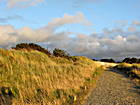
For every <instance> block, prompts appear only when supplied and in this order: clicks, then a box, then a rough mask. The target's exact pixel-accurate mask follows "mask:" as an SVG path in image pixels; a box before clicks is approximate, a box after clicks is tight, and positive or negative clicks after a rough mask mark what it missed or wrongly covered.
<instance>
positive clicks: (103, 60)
mask: <svg viewBox="0 0 140 105" xmlns="http://www.w3.org/2000/svg"><path fill="white" fill-rule="evenodd" d="M100 61H101V62H109V63H115V60H114V59H112V58H111V59H101V60H100Z"/></svg>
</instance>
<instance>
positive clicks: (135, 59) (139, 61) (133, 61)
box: [122, 58, 140, 64]
mask: <svg viewBox="0 0 140 105" xmlns="http://www.w3.org/2000/svg"><path fill="white" fill-rule="evenodd" d="M122 62H124V63H130V64H133V63H140V59H139V58H125V59H124V60H123V61H122Z"/></svg>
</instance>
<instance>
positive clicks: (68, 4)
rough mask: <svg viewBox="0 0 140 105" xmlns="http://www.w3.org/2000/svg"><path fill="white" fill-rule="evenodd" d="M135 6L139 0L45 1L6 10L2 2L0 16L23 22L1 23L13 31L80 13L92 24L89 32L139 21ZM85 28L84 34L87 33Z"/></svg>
mask: <svg viewBox="0 0 140 105" xmlns="http://www.w3.org/2000/svg"><path fill="white" fill-rule="evenodd" d="M9 1H10V0H9ZM138 3H140V1H139V0H99V1H98V0H96V1H95V0H45V1H43V2H41V3H39V4H36V5H35V6H28V7H26V8H20V7H19V8H18V7H16V6H15V7H12V8H8V7H6V3H3V2H1V4H0V16H1V17H7V16H14V15H19V16H21V17H22V18H23V19H24V20H22V21H20V20H16V19H14V20H9V21H8V23H3V24H12V25H13V26H15V27H16V28H21V27H24V26H30V27H32V28H39V27H42V26H45V25H47V23H48V22H49V21H51V20H52V19H53V18H57V17H62V16H63V15H64V13H67V14H70V15H74V14H75V13H76V12H82V13H83V14H84V15H85V17H86V18H87V19H88V20H89V21H91V22H92V23H93V24H94V25H93V26H92V27H90V28H89V30H92V29H93V31H94V30H96V31H101V30H102V29H103V28H105V27H107V28H108V27H109V28H112V27H114V26H116V24H117V23H116V21H122V20H126V21H128V22H131V21H133V20H139V18H140V16H139V11H140V7H139V6H138ZM1 24H2V23H1ZM79 27H80V26H79ZM68 28H70V27H68ZM80 29H82V28H81V27H80V28H79V29H78V28H77V29H76V30H78V31H83V29H82V30H80ZM86 29H87V28H85V31H87V30H86ZM72 30H75V28H73V29H72ZM89 30H88V31H89Z"/></svg>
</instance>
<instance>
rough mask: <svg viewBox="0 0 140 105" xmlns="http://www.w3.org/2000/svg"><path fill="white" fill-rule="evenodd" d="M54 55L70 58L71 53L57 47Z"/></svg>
mask: <svg viewBox="0 0 140 105" xmlns="http://www.w3.org/2000/svg"><path fill="white" fill-rule="evenodd" d="M53 55H54V56H56V57H65V58H69V57H70V54H69V53H67V52H66V51H64V50H61V49H58V48H55V49H54V50H53Z"/></svg>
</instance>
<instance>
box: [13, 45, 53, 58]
mask: <svg viewBox="0 0 140 105" xmlns="http://www.w3.org/2000/svg"><path fill="white" fill-rule="evenodd" d="M12 49H15V50H21V49H26V50H37V51H40V52H43V53H45V54H47V55H49V56H50V55H51V53H50V52H49V51H48V50H47V49H45V48H42V47H41V46H39V45H37V44H34V43H20V44H17V45H16V47H12Z"/></svg>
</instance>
